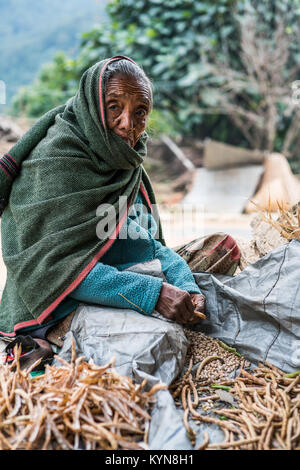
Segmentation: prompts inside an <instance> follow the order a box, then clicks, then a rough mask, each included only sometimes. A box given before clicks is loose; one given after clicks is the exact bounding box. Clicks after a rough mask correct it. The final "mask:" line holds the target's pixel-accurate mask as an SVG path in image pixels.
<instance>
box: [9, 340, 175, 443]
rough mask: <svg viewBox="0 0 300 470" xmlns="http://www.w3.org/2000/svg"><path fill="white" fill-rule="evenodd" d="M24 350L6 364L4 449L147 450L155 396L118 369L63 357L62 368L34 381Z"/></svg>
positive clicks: (111, 362) (48, 371)
mask: <svg viewBox="0 0 300 470" xmlns="http://www.w3.org/2000/svg"><path fill="white" fill-rule="evenodd" d="M18 358H19V351H16V359H15V361H14V363H13V364H12V365H10V366H8V365H2V366H0V450H8V449H11V450H13V449H22V450H23V449H28V450H29V449H30V450H31V449H32V450H34V449H48V450H59V449H62V450H73V449H106V450H116V449H144V448H147V435H148V430H149V423H150V420H151V417H150V415H149V411H150V409H151V406H152V404H153V402H154V401H155V398H154V396H153V395H154V394H155V392H156V391H157V390H160V389H161V388H166V386H165V385H163V384H161V385H156V386H155V387H153V388H152V389H151V390H150V391H149V392H145V391H142V388H143V387H144V386H145V385H146V383H145V382H143V384H141V385H140V386H138V385H136V384H134V383H133V382H132V380H131V379H130V378H128V377H124V376H121V375H119V374H118V373H117V371H116V370H115V369H114V361H113V360H112V361H110V362H109V363H108V364H106V365H105V366H97V365H95V364H94V363H92V362H89V363H87V362H84V360H83V359H84V358H82V357H79V358H76V355H75V349H74V348H73V354H72V360H71V363H70V364H69V363H68V362H66V361H64V360H63V359H61V358H60V357H59V356H57V359H58V360H59V361H60V362H61V367H56V366H49V365H48V366H46V370H45V374H44V375H40V376H36V377H34V378H32V377H31V376H30V374H29V372H28V371H21V370H20V367H19V363H18Z"/></svg>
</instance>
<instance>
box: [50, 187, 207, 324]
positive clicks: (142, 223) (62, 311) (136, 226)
mask: <svg viewBox="0 0 300 470" xmlns="http://www.w3.org/2000/svg"><path fill="white" fill-rule="evenodd" d="M143 204H144V206H143ZM143 207H144V208H145V207H147V206H146V202H145V201H144V199H143V196H142V194H141V193H138V196H137V198H136V201H135V203H134V205H133V206H132V208H131V210H130V213H129V214H128V217H127V222H126V223H124V225H123V227H122V229H121V231H120V233H119V235H118V238H117V239H116V240H115V241H114V243H113V244H112V246H111V247H110V248H109V250H108V251H107V253H106V254H105V255H104V256H103V257H102V258H101V262H98V263H97V264H96V265H95V267H94V268H93V269H92V270H91V271H90V273H89V274H88V275H87V276H86V277H85V279H83V281H81V283H80V284H79V286H78V287H77V288H76V289H75V290H74V291H73V292H71V293H70V294H69V296H68V297H66V299H65V300H64V301H63V302H62V303H61V304H60V305H59V306H58V307H57V308H56V310H55V311H54V312H53V315H52V319H51V320H50V322H49V325H50V324H52V323H55V322H56V321H58V320H59V319H61V318H63V317H65V316H66V315H68V314H69V313H70V312H71V311H73V310H74V309H75V308H76V307H77V306H78V305H79V302H85V303H92V304H99V305H107V306H111V307H119V308H131V309H133V310H136V311H137V312H140V313H143V314H146V315H151V313H152V312H153V310H154V308H155V305H156V302H157V300H158V297H159V294H160V290H161V286H162V282H163V280H162V279H161V278H158V277H154V276H150V275H147V274H139V273H134V272H130V271H124V269H126V268H129V267H130V266H133V265H134V264H137V263H143V262H145V261H150V260H153V259H155V258H158V259H159V260H160V262H161V265H162V271H163V273H164V275H165V277H166V279H167V282H168V283H170V284H173V285H174V286H177V287H179V288H181V289H183V290H186V291H188V292H196V293H199V294H200V293H201V291H200V289H199V287H198V286H197V284H196V283H195V281H194V277H193V274H192V272H191V271H190V268H189V267H188V265H187V263H186V262H185V261H184V260H183V258H181V257H180V256H179V255H178V254H177V253H175V252H174V251H173V250H172V249H170V248H168V247H166V246H163V245H162V244H161V243H160V242H159V241H157V240H155V239H154V238H153V234H155V233H156V227H157V225H156V222H155V219H154V217H153V216H152V215H151V213H148V211H145V209H144V210H142V208H143Z"/></svg>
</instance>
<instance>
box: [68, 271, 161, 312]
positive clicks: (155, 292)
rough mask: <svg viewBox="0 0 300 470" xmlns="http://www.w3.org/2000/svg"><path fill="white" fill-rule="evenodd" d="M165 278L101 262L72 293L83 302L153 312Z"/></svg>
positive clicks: (72, 295)
mask: <svg viewBox="0 0 300 470" xmlns="http://www.w3.org/2000/svg"><path fill="white" fill-rule="evenodd" d="M162 282H163V281H162V279H161V278H158V277H153V276H149V275H147V274H138V273H134V272H131V271H119V270H118V269H117V268H116V267H114V266H110V265H107V264H103V263H100V262H98V263H97V264H96V266H95V267H94V268H93V269H92V270H91V272H90V273H89V274H88V275H87V276H86V277H85V278H84V280H83V281H82V282H81V283H80V284H79V286H78V287H77V288H76V289H75V290H74V291H73V292H72V293H71V294H69V296H70V297H72V298H73V299H76V300H79V301H81V302H88V303H95V304H100V305H107V306H110V307H119V308H131V309H133V310H136V311H137V312H140V313H144V314H146V315H151V313H152V312H153V310H154V308H155V305H156V302H157V300H158V297H159V294H160V290H161V286H162Z"/></svg>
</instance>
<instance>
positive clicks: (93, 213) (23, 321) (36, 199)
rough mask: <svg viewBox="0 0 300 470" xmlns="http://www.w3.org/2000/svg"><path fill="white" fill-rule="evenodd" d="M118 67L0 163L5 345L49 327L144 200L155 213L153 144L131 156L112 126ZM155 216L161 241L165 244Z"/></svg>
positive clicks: (96, 77)
mask: <svg viewBox="0 0 300 470" xmlns="http://www.w3.org/2000/svg"><path fill="white" fill-rule="evenodd" d="M120 59H127V60H131V59H129V58H128V57H123V56H116V57H113V58H111V59H106V60H104V61H101V62H98V63H96V64H95V65H94V66H92V67H91V68H89V69H88V70H87V71H86V72H85V73H84V74H83V76H82V78H81V81H80V85H79V89H78V92H77V93H76V95H75V96H74V97H73V98H71V99H70V100H69V101H68V102H67V103H66V104H65V105H62V106H59V107H57V108H55V109H53V110H51V111H49V112H48V113H46V114H45V115H44V116H42V117H41V118H40V119H39V120H38V121H37V122H36V123H35V124H34V125H33V127H32V128H31V129H29V131H28V132H27V133H26V134H25V135H24V136H23V137H22V138H21V139H20V140H19V141H18V142H17V144H16V145H15V146H14V147H13V148H12V149H11V150H10V152H9V153H7V154H6V155H4V156H3V157H2V159H1V160H0V199H1V200H0V203H1V206H2V207H1V209H2V210H3V209H4V210H3V214H2V223H1V234H2V253H3V259H4V262H5V264H6V267H7V280H6V284H5V288H4V291H3V296H2V299H1V303H0V333H2V334H4V335H7V336H14V335H15V334H16V332H18V331H19V330H22V329H23V328H24V327H26V328H27V327H31V326H32V327H35V326H38V325H40V324H43V322H47V321H48V320H49V319H51V313H52V312H53V311H54V309H55V308H56V307H57V306H58V305H59V304H60V303H61V301H62V300H63V299H65V297H66V296H67V295H68V294H69V293H70V292H71V291H72V290H74V289H75V288H76V287H77V286H78V284H79V283H80V282H81V281H82V280H83V279H84V277H85V276H86V275H87V274H88V273H89V272H90V270H91V269H92V268H93V267H94V266H95V264H96V263H97V262H98V261H99V260H100V259H101V257H102V256H103V255H104V253H105V252H106V251H107V250H108V249H109V248H110V246H111V245H112V243H113V242H114V240H115V238H116V236H117V234H118V233H119V230H120V228H121V226H122V224H123V222H125V220H126V217H127V213H128V210H129V207H130V206H131V204H133V203H134V200H135V198H136V196H137V193H138V191H139V190H141V191H142V192H143V194H144V196H145V198H146V200H147V202H148V206H149V210H155V208H154V206H153V204H155V197H154V193H153V190H152V186H151V183H150V180H149V178H148V176H147V174H146V172H145V169H144V168H143V166H142V163H143V160H144V157H145V156H146V140H147V134H146V133H145V132H144V133H143V134H142V136H141V137H140V139H139V141H138V142H137V144H136V146H135V148H134V149H133V148H131V147H129V146H128V145H127V143H126V142H125V141H123V140H122V139H121V138H120V137H119V136H118V135H116V134H114V133H113V132H112V131H110V130H109V129H108V128H107V126H106V121H105V108H104V92H103V79H102V75H103V71H104V69H105V67H106V66H107V64H108V63H110V62H111V61H115V60H120ZM132 62H133V61H132ZM121 196H123V197H124V196H125V198H126V199H125V198H121V199H122V200H124V201H127V202H126V203H125V204H123V206H122V205H120V202H119V198H120V197H121ZM101 204H110V205H112V206H113V210H114V211H115V214H116V217H115V224H114V225H113V228H112V231H110V232H109V233H108V234H107V237H104V238H102V239H100V238H98V237H97V234H96V227H97V224H98V223H99V221H101V220H103V214H100V215H97V214H98V212H99V211H98V212H97V208H98V207H99V206H100V205H101ZM112 206H110V207H112ZM156 216H157V220H158V233H157V234H156V238H157V239H158V240H159V241H161V243H163V244H165V242H164V239H163V235H162V230H161V224H160V220H159V217H158V214H157V213H156Z"/></svg>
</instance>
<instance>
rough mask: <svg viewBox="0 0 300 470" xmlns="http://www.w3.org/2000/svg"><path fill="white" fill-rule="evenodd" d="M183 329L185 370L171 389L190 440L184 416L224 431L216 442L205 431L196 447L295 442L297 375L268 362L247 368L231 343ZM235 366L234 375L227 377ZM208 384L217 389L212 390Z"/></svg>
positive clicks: (298, 434) (298, 429) (298, 435)
mask: <svg viewBox="0 0 300 470" xmlns="http://www.w3.org/2000/svg"><path fill="white" fill-rule="evenodd" d="M186 334H187V336H188V337H189V339H190V340H191V345H190V348H189V351H188V354H187V363H189V367H188V370H187V372H188V375H187V373H186V374H185V375H184V376H183V377H182V378H181V379H178V380H177V381H176V382H175V384H172V385H171V387H170V390H171V392H172V393H173V397H174V399H176V400H177V403H176V404H177V405H182V406H183V407H184V410H185V413H184V426H185V428H186V430H187V433H188V436H189V437H190V438H191V441H192V443H195V437H196V436H195V432H194V430H193V429H192V427H191V425H190V423H189V421H188V418H189V416H190V417H191V419H192V420H194V422H195V423H197V424H201V423H211V424H215V425H218V426H219V427H220V429H221V430H222V431H223V432H224V436H225V439H224V441H223V442H221V443H209V436H208V435H207V434H205V438H204V440H203V442H202V443H201V444H199V445H198V447H197V449H199V450H204V449H247V450H271V449H287V450H294V449H298V448H300V375H299V374H298V373H293V374H285V373H284V372H283V371H281V370H280V369H278V368H277V367H275V366H273V365H272V364H269V363H265V364H259V367H257V368H256V369H255V370H253V371H247V370H245V369H244V367H247V366H248V365H249V363H247V361H245V359H244V358H242V357H240V356H239V355H237V354H236V353H237V352H236V350H235V349H234V348H229V347H227V346H226V345H224V343H222V344H221V345H220V343H219V342H218V341H217V340H214V339H212V338H208V337H206V336H205V335H203V334H202V333H198V332H194V331H190V330H187V331H186ZM224 346H225V347H224ZM217 358H221V359H222V361H220V360H217ZM193 366H195V367H194V368H193ZM237 367H239V368H240V371H239V373H238V375H236V377H235V378H234V379H228V375H229V373H230V372H232V371H233V370H234V369H236V368H237ZM226 377H227V379H226ZM179 389H180V392H181V393H178V390H179ZM212 389H214V390H215V391H216V390H217V391H218V393H219V395H211V391H212ZM174 390H175V391H174ZM192 397H193V400H192ZM180 398H181V402H180V401H179V400H180ZM224 405H225V406H226V407H224Z"/></svg>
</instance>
